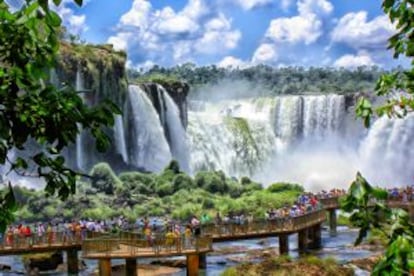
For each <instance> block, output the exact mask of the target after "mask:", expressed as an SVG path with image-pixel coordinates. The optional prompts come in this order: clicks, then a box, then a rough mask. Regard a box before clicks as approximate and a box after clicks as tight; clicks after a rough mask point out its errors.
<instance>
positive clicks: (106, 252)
mask: <svg viewBox="0 0 414 276" xmlns="http://www.w3.org/2000/svg"><path fill="white" fill-rule="evenodd" d="M212 244H213V239H212V238H211V237H209V236H200V237H163V238H155V239H126V238H114V239H102V240H99V239H86V240H84V241H83V242H82V256H83V257H84V258H105V257H111V258H117V257H118V258H122V257H128V258H132V257H143V256H151V257H156V256H160V255H169V254H191V253H199V252H208V251H211V250H212V248H213V247H212Z"/></svg>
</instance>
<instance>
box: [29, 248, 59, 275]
mask: <svg viewBox="0 0 414 276" xmlns="http://www.w3.org/2000/svg"><path fill="white" fill-rule="evenodd" d="M23 262H24V265H25V268H26V271H27V272H28V273H29V274H30V273H38V272H39V271H48V270H55V269H56V268H57V267H58V266H59V265H60V264H63V254H62V252H54V253H52V254H32V255H26V256H24V257H23ZM34 275H37V274H34Z"/></svg>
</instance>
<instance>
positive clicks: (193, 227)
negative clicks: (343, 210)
mask: <svg viewBox="0 0 414 276" xmlns="http://www.w3.org/2000/svg"><path fill="white" fill-rule="evenodd" d="M344 193H345V191H344V190H338V189H334V190H331V191H322V192H320V193H317V194H313V193H304V194H301V195H300V196H299V197H298V198H297V200H296V202H295V203H294V204H293V205H285V206H284V207H282V208H278V209H275V208H270V209H268V210H267V211H266V212H265V214H264V217H265V221H264V222H266V221H267V222H269V223H270V224H271V225H274V223H275V222H276V221H278V220H280V221H284V220H286V219H287V218H293V217H298V216H302V215H305V214H308V213H311V212H314V211H316V210H320V209H321V208H322V204H321V202H320V199H323V198H328V197H337V196H341V195H343V194H344ZM254 221H255V218H254V217H253V215H252V214H247V213H244V212H238V213H236V212H229V213H228V214H225V215H223V216H221V214H220V213H219V212H217V213H216V215H215V217H214V218H211V217H210V216H209V215H208V214H207V213H204V214H203V215H202V216H200V217H199V218H198V217H197V216H192V217H191V218H190V219H189V220H188V221H185V222H182V221H177V220H173V219H170V218H167V217H165V218H148V217H144V218H139V219H137V220H136V221H135V222H134V223H130V222H129V221H128V220H127V219H126V218H125V217H122V216H120V217H117V218H112V219H108V220H92V219H81V220H73V221H61V222H58V221H56V222H48V223H43V222H39V223H35V224H31V225H29V224H26V225H22V224H19V225H11V226H9V228H8V229H7V231H6V233H5V234H4V238H3V241H2V244H3V245H4V246H30V245H34V244H52V243H78V242H80V241H81V240H83V239H85V238H86V237H87V235H88V234H89V233H111V232H119V231H130V232H134V233H140V234H141V235H142V237H143V239H146V240H147V242H148V244H149V245H152V244H153V241H154V240H155V239H156V238H159V237H160V236H163V237H164V238H165V239H166V240H167V241H172V240H174V239H176V238H178V237H180V238H184V239H185V240H186V244H187V243H189V241H190V239H191V237H196V236H198V235H200V234H201V232H202V231H201V228H202V226H209V227H210V229H212V228H214V227H216V229H215V231H220V230H221V231H229V229H230V226H231V227H232V228H231V229H236V230H237V229H246V227H247V229H249V227H248V226H249V225H251V224H252V223H253V222H254ZM233 226H234V227H233ZM243 226H245V227H243ZM206 228H207V227H206ZM217 229H219V230H217Z"/></svg>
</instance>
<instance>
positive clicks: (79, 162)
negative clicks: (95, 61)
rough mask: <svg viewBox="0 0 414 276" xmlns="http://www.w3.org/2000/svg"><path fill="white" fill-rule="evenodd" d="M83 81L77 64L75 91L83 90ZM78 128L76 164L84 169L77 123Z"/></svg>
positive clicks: (81, 141)
mask: <svg viewBox="0 0 414 276" xmlns="http://www.w3.org/2000/svg"><path fill="white" fill-rule="evenodd" d="M83 82H84V80H83V75H82V72H81V69H80V68H79V66H78V70H77V71H76V83H75V89H76V91H82V90H84V85H83ZM79 95H81V97H82V99H83V94H82V93H80V94H79ZM78 128H79V134H78V135H77V136H76V165H77V167H78V169H79V170H84V169H85V163H86V162H85V155H84V149H83V133H82V129H81V126H80V125H78Z"/></svg>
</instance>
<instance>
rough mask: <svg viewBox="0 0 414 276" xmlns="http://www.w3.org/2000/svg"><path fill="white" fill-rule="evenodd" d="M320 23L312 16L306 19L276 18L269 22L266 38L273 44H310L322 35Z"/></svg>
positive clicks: (300, 17) (295, 17)
mask: <svg viewBox="0 0 414 276" xmlns="http://www.w3.org/2000/svg"><path fill="white" fill-rule="evenodd" d="M321 27H322V22H321V21H320V20H319V19H318V17H317V16H316V15H314V14H310V15H308V16H307V17H303V16H294V17H289V18H287V17H284V18H277V19H274V20H272V21H271V23H270V26H269V28H268V29H267V31H266V37H267V38H270V39H271V40H273V41H274V42H276V43H278V42H288V43H293V44H295V43H299V42H304V43H305V44H311V43H313V42H315V41H316V40H317V39H318V38H319V37H320V36H321V34H322V28H321Z"/></svg>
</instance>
